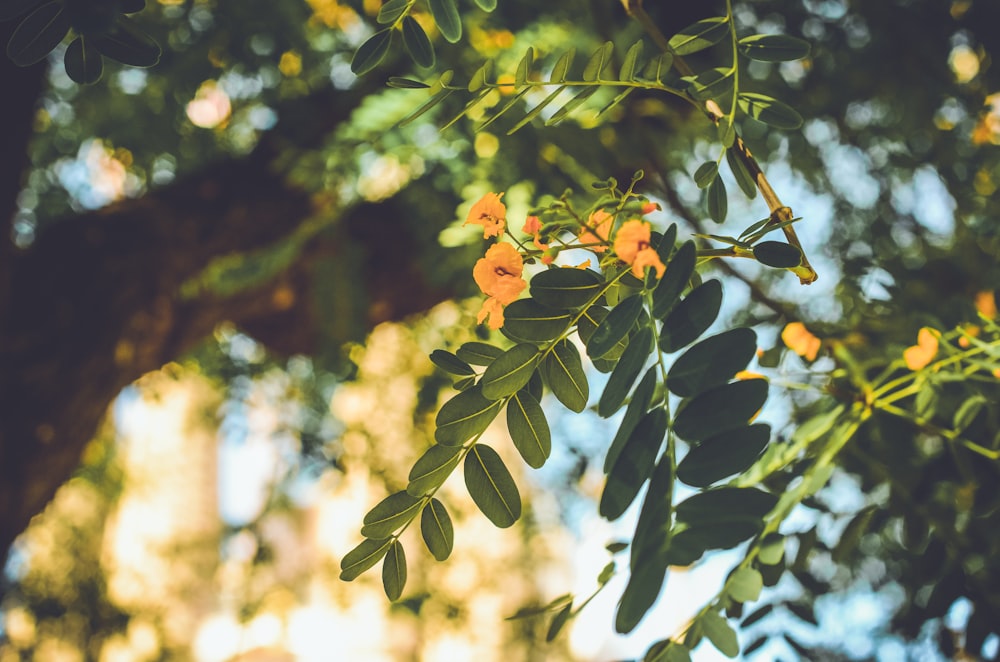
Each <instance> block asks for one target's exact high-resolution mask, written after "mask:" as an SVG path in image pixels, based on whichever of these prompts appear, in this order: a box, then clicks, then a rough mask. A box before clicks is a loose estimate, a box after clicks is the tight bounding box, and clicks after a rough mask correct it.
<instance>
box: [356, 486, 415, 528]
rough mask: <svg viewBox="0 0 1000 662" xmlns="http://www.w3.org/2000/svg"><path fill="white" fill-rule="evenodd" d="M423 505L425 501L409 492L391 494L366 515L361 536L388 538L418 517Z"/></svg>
mask: <svg viewBox="0 0 1000 662" xmlns="http://www.w3.org/2000/svg"><path fill="white" fill-rule="evenodd" d="M423 505H424V503H423V499H420V498H418V497H415V496H412V495H411V494H409V493H407V492H396V493H395V494H390V495H389V496H387V497H386V498H384V499H382V500H381V501H380V502H378V504H376V506H375V507H374V508H372V509H371V510H369V511H368V514H367V515H365V520H364V522H365V525H364V526H362V527H361V535H363V536H364V537H366V538H388V537H389V536H390V535H392V534H393V532H395V531H396V530H397V529H399V528H401V527H402V526H403V525H404V524H406V523H407V522H409V521H410V520H412V519H413V518H414V517H416V516H417V513H418V512H420V509H421V508H422V507H423Z"/></svg>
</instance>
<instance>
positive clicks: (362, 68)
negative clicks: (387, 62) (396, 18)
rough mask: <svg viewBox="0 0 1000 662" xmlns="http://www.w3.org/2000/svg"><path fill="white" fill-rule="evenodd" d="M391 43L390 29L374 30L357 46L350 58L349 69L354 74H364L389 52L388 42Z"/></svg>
mask: <svg viewBox="0 0 1000 662" xmlns="http://www.w3.org/2000/svg"><path fill="white" fill-rule="evenodd" d="M391 43H392V29H391V28H386V29H385V30H382V31H381V32H376V33H375V34H373V35H372V36H371V37H369V38H368V40H367V41H365V43H363V44H361V46H359V47H358V50H357V52H356V53H354V59H353V60H351V71H353V72H354V75H355V76H364V75H365V74H366V73H368V72H369V71H371V70H372V69H374V68H375V67H377V66H378V65H379V64H380V63H381V62H382V60H384V59H385V56H386V55H388V54H389V44H391Z"/></svg>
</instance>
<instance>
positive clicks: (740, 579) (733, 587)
mask: <svg viewBox="0 0 1000 662" xmlns="http://www.w3.org/2000/svg"><path fill="white" fill-rule="evenodd" d="M763 588H764V578H763V577H761V575H760V573H759V572H757V571H756V570H754V569H753V568H746V567H744V568H740V569H739V570H737V571H736V572H734V573H733V575H732V577H730V578H729V581H728V582H727V586H726V592H727V593H728V594H729V597H731V598H732V599H733V600H735V601H736V602H753V601H754V600H756V599H757V598H759V597H760V592H761V590H763Z"/></svg>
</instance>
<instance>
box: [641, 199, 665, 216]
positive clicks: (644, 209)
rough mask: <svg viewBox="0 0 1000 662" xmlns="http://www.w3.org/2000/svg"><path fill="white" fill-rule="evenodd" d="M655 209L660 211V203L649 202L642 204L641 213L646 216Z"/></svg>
mask: <svg viewBox="0 0 1000 662" xmlns="http://www.w3.org/2000/svg"><path fill="white" fill-rule="evenodd" d="M654 211H660V205H658V204H657V203H655V202H647V203H645V204H644V205H643V206H642V209H641V210H640V212H639V213H640V214H642V215H643V216H645V215H646V214H652V213H653V212H654Z"/></svg>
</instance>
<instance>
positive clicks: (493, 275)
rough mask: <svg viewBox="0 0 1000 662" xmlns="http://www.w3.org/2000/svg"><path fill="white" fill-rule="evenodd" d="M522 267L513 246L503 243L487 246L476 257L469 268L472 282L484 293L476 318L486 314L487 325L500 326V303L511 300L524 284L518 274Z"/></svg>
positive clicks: (521, 289)
mask: <svg viewBox="0 0 1000 662" xmlns="http://www.w3.org/2000/svg"><path fill="white" fill-rule="evenodd" d="M523 271H524V260H523V259H522V258H521V254H520V253H518V252H517V249H516V248H514V247H513V246H511V245H510V244H503V243H500V244H494V245H493V246H490V248H489V250H487V251H486V256H485V257H482V258H480V259H479V261H478V262H476V266H475V267H473V268H472V277H473V278H474V279H475V281H476V285H478V286H479V289H481V290H482V291H483V294H485V295H486V296H487V299H486V301H485V302H484V303H483V307H482V310H480V311H479V316H478V317H477V318H476V321H477V322H480V323H482V321H483V320H485V319H486V318H487V317H489V320H490V321H489V327H490V328H491V329H494V330H496V329H499V328H500V327H501V326H503V322H504V319H503V307H504V306H506V305H507V304H509V303H511V302H513V301H515V300H516V299H517V298H518V297H519V296H520V295H521V292H523V291H524V288H526V287H527V286H528V283H527V282H526V281H525V280H524V278H522V277H521V273H522V272H523Z"/></svg>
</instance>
